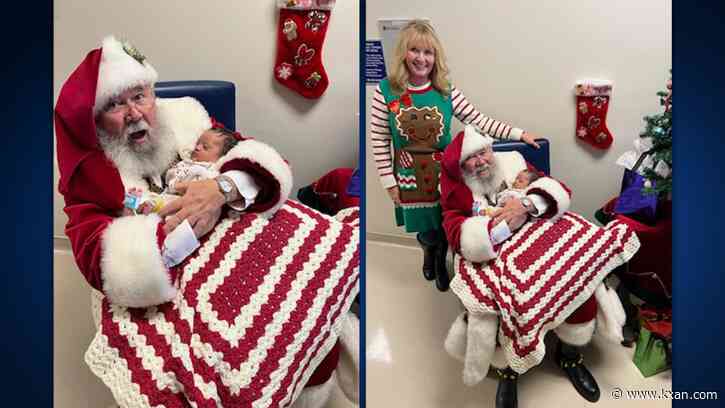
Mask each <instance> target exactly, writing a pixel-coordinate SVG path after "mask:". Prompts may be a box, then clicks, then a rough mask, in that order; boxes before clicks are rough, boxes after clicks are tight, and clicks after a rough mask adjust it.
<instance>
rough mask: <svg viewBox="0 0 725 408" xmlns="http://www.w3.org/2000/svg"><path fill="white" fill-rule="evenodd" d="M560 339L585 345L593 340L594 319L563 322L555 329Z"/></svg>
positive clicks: (572, 343)
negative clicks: (582, 321) (579, 321)
mask: <svg viewBox="0 0 725 408" xmlns="http://www.w3.org/2000/svg"><path fill="white" fill-rule="evenodd" d="M554 333H556V335H557V336H559V339H560V340H561V341H563V342H564V343H566V344H571V345H572V346H583V345H585V344H587V343H589V342H590V341H591V340H592V335H593V334H594V319H592V320H590V321H588V322H586V323H574V324H570V323H566V322H565V323H562V324H560V325H559V326H557V327H556V328H555V329H554Z"/></svg>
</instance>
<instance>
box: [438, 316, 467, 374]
mask: <svg viewBox="0 0 725 408" xmlns="http://www.w3.org/2000/svg"><path fill="white" fill-rule="evenodd" d="M466 314H467V313H466V312H463V313H461V314H459V315H458V317H456V320H454V321H453V324H452V325H451V328H450V329H448V335H447V336H446V340H445V341H444V342H443V349H444V350H446V352H447V353H448V354H449V355H450V356H451V357H453V358H455V359H456V360H458V361H461V362H463V361H465V360H466V342H467V337H468V324H467V323H466V321H465V319H466Z"/></svg>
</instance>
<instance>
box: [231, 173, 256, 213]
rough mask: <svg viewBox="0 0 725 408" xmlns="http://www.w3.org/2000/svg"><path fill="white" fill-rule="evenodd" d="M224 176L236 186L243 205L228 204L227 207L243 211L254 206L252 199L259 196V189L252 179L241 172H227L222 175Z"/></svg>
mask: <svg viewBox="0 0 725 408" xmlns="http://www.w3.org/2000/svg"><path fill="white" fill-rule="evenodd" d="M223 174H224V175H225V176H227V177H229V178H230V179H232V181H233V182H234V185H235V186H237V190H238V191H239V194H240V195H241V196H242V197H244V203H243V204H242V203H229V206H230V207H232V208H233V209H235V210H237V211H243V210H245V209H246V208H247V207H249V206H250V205H252V204H254V199H256V198H257V194H259V187H258V186H257V183H255V182H254V179H253V178H252V176H250V175H249V174H247V173H245V172H243V171H241V170H229V171H227V172H224V173H223Z"/></svg>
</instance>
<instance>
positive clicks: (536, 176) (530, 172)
mask: <svg viewBox="0 0 725 408" xmlns="http://www.w3.org/2000/svg"><path fill="white" fill-rule="evenodd" d="M522 171H523V172H524V173H525V174H526V176H527V177H528V178H529V183H533V182H534V181H536V180H538V179H539V178H541V176H539V173H537V172H535V171H533V170H529V169H526V170H522Z"/></svg>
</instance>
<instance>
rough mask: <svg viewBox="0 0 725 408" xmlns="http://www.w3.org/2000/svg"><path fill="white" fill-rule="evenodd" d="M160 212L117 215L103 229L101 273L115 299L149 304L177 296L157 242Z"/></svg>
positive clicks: (135, 304)
mask: <svg viewBox="0 0 725 408" xmlns="http://www.w3.org/2000/svg"><path fill="white" fill-rule="evenodd" d="M160 221H161V219H160V218H159V216H158V215H156V214H151V215H135V216H127V217H120V218H117V219H115V220H114V221H113V222H111V224H110V225H109V226H108V227H107V228H106V231H105V232H104V233H103V241H102V255H101V277H102V279H103V292H104V293H105V294H106V296H107V297H108V299H109V300H110V301H111V303H114V304H117V305H121V306H129V307H147V306H153V305H158V304H161V303H165V302H168V301H170V300H172V299H173V298H174V297H175V296H176V287H175V286H174V284H173V282H171V279H170V275H169V272H168V271H167V270H166V267H165V266H164V263H163V261H162V258H161V251H160V250H159V247H158V245H157V240H156V229H157V226H158V223H159V222H160Z"/></svg>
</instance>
